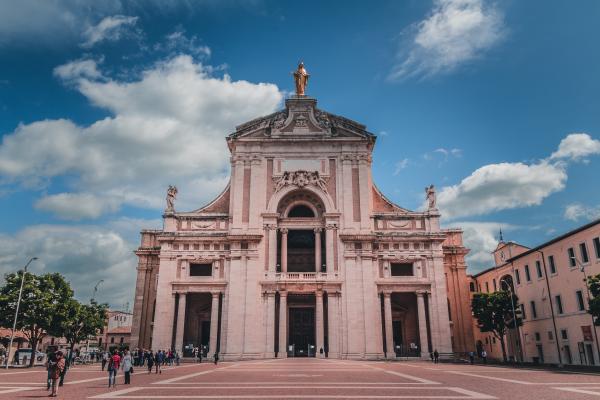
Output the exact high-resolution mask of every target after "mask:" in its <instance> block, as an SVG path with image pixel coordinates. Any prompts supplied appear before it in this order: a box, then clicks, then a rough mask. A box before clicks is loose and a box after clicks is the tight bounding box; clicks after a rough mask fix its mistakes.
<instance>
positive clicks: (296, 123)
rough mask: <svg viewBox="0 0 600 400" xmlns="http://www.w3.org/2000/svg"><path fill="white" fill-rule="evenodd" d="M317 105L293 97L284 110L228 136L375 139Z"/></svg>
mask: <svg viewBox="0 0 600 400" xmlns="http://www.w3.org/2000/svg"><path fill="white" fill-rule="evenodd" d="M316 105H317V100H316V99H314V98H311V97H307V96H292V97H290V98H288V99H287V100H286V102H285V109H284V110H282V111H278V112H276V113H273V114H270V115H267V116H264V117H260V118H256V119H254V120H252V121H249V122H246V123H244V124H241V125H239V126H237V127H236V131H235V132H234V133H232V134H231V135H229V139H230V140H231V139H238V138H265V137H271V138H302V137H306V138H312V137H324V138H335V137H347V138H357V139H365V138H369V139H373V138H374V137H375V136H374V135H373V134H372V133H370V132H367V130H366V127H365V126H364V125H362V124H359V123H358V122H355V121H352V120H350V119H348V118H344V117H340V116H338V115H335V114H331V113H328V112H326V111H323V110H320V109H318V108H317V107H316Z"/></svg>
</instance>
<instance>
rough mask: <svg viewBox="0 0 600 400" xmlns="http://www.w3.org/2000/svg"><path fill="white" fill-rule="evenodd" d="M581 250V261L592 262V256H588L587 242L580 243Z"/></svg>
mask: <svg viewBox="0 0 600 400" xmlns="http://www.w3.org/2000/svg"><path fill="white" fill-rule="evenodd" d="M579 252H580V253H581V262H582V263H584V264H585V263H587V262H590V257H589V256H588V252H587V246H586V244H585V243H580V244H579Z"/></svg>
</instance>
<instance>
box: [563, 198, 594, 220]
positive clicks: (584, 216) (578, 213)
mask: <svg viewBox="0 0 600 400" xmlns="http://www.w3.org/2000/svg"><path fill="white" fill-rule="evenodd" d="M564 217H565V219H568V220H570V221H575V222H577V221H580V220H584V221H591V220H594V219H597V218H600V206H596V207H591V206H586V205H584V204H581V203H572V204H569V205H567V206H566V207H565V212H564Z"/></svg>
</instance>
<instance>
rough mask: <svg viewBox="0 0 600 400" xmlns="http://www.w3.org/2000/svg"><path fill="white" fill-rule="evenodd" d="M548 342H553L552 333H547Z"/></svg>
mask: <svg viewBox="0 0 600 400" xmlns="http://www.w3.org/2000/svg"><path fill="white" fill-rule="evenodd" d="M548 340H550V341H553V340H554V334H553V333H552V331H548Z"/></svg>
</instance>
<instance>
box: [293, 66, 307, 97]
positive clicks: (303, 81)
mask: <svg viewBox="0 0 600 400" xmlns="http://www.w3.org/2000/svg"><path fill="white" fill-rule="evenodd" d="M293 74H294V80H295V81H296V95H297V96H304V91H305V90H306V85H308V78H309V77H310V74H309V73H308V72H306V69H304V63H303V62H302V61H300V63H299V64H298V69H297V70H296V71H294V72H293Z"/></svg>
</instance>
